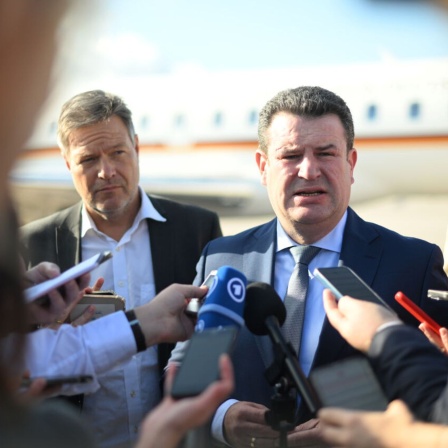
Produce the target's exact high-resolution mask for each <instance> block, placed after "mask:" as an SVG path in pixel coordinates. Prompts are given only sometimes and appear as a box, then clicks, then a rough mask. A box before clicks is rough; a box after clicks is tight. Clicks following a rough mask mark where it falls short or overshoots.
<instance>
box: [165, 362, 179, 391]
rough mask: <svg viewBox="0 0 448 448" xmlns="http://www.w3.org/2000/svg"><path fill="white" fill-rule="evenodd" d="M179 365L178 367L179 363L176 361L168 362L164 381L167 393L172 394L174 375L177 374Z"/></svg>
mask: <svg viewBox="0 0 448 448" xmlns="http://www.w3.org/2000/svg"><path fill="white" fill-rule="evenodd" d="M177 367H178V366H177V364H176V363H174V362H171V363H169V364H168V367H167V369H166V374H165V382H164V392H165V395H171V388H172V387H173V381H174V377H175V376H176V372H177Z"/></svg>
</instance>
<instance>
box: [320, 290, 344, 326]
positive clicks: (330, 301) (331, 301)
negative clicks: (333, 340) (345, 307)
mask: <svg viewBox="0 0 448 448" xmlns="http://www.w3.org/2000/svg"><path fill="white" fill-rule="evenodd" d="M323 301H324V309H325V312H326V313H327V317H328V320H329V321H330V323H331V325H333V327H335V328H336V329H337V328H338V326H339V325H340V322H341V320H342V317H343V316H342V314H341V312H340V311H339V308H338V302H337V301H336V297H335V296H334V294H333V293H332V292H331V291H330V290H329V289H324V293H323Z"/></svg>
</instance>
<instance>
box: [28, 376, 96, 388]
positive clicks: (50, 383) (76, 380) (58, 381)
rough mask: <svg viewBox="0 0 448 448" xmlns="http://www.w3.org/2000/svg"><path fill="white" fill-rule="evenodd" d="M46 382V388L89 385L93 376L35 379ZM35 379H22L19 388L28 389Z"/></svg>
mask: <svg viewBox="0 0 448 448" xmlns="http://www.w3.org/2000/svg"><path fill="white" fill-rule="evenodd" d="M37 378H43V379H44V380H46V382H47V384H46V386H45V387H46V388H47V389H49V388H50V387H55V386H63V385H64V384H82V383H90V382H92V381H93V376H91V375H69V376H47V377H37ZM37 378H23V379H22V381H21V383H20V387H22V388H28V387H30V385H31V383H32V382H33V381H34V380H36V379H37Z"/></svg>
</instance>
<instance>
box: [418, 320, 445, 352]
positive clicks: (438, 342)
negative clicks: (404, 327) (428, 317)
mask: <svg viewBox="0 0 448 448" xmlns="http://www.w3.org/2000/svg"><path fill="white" fill-rule="evenodd" d="M418 328H419V330H421V331H422V333H423V334H424V335H425V336H426V337H427V338H428V340H429V341H430V342H431V343H433V344H434V345H435V346H436V347H438V348H439V349H440V350H442V351H446V349H445V344H444V342H443V340H442V334H441V333H440V334H437V333H436V332H434V331H433V330H432V329H431V327H430V326H429V325H428V324H426V323H424V322H423V323H421V324H420V325H419V326H418ZM444 330H445V332H446V328H445V329H444ZM441 331H442V329H441Z"/></svg>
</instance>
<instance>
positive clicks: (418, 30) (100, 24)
mask: <svg viewBox="0 0 448 448" xmlns="http://www.w3.org/2000/svg"><path fill="white" fill-rule="evenodd" d="M100 5H101V6H100V11H99V14H98V16H97V17H96V21H95V34H96V35H95V36H93V40H94V41H95V44H94V45H93V46H91V47H92V51H93V52H94V53H96V54H95V55H94V56H93V60H94V65H95V66H96V67H97V68H100V66H102V65H103V67H106V66H107V64H112V67H113V69H114V70H115V71H117V72H119V73H120V74H126V75H128V74H136V73H137V74H139V73H140V72H141V73H142V74H147V73H154V72H156V73H160V72H162V73H163V72H168V71H173V70H179V69H183V68H188V67H201V68H204V69H206V70H226V69H252V68H275V67H290V66H298V65H315V64H322V63H325V64H335V63H349V62H367V61H378V60H380V59H382V58H397V59H403V58H406V59H407V58H420V57H440V56H447V55H448V16H447V13H446V12H443V11H441V10H439V9H438V8H436V7H435V6H433V5H431V4H429V3H428V2H423V1H421V2H418V1H411V0H409V1H405V0H276V1H273V0H269V1H268V0H226V1H216V0H188V1H187V0H100ZM98 19H99V20H98ZM119 56H120V57H119ZM85 60H86V61H87V62H88V61H90V59H89V58H88V57H87V55H86V58H85ZM112 60H113V61H112Z"/></svg>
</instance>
